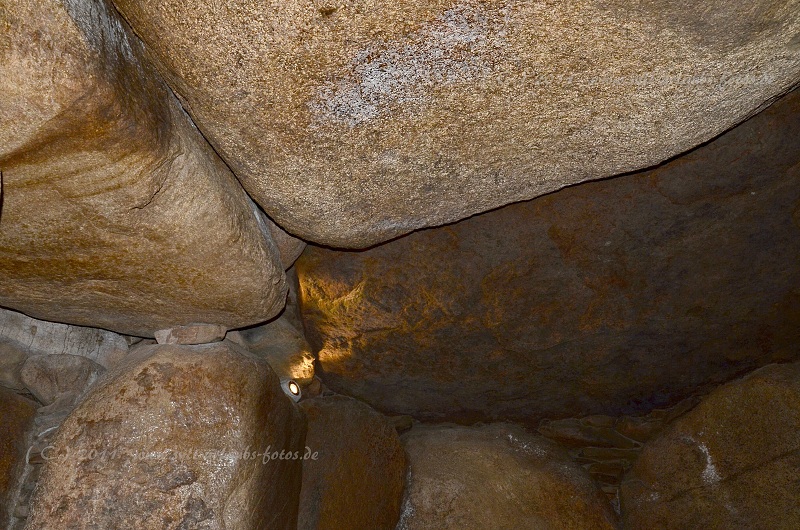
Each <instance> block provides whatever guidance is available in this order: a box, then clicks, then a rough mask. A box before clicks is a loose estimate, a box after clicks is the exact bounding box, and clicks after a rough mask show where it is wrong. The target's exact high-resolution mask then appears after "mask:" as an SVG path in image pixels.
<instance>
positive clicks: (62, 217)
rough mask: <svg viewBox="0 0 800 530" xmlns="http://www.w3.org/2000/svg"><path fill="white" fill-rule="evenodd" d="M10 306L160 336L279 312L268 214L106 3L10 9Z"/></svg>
mask: <svg viewBox="0 0 800 530" xmlns="http://www.w3.org/2000/svg"><path fill="white" fill-rule="evenodd" d="M0 32H2V37H0V65H1V66H0V93H2V94H3V105H2V107H0V170H2V172H3V205H2V217H0V305H3V306H6V307H11V308H14V309H16V310H19V311H22V312H24V313H26V314H29V315H31V316H34V317H37V318H43V319H49V320H57V321H60V322H68V323H72V324H79V325H91V326H95V327H102V328H107V329H113V330H115V331H119V332H122V333H126V334H131V335H140V336H152V334H153V332H155V331H156V330H159V329H164V328H168V327H172V326H176V325H183V324H189V323H193V322H207V323H212V324H220V325H224V326H226V327H229V328H233V327H241V326H246V325H252V324H255V323H258V322H262V321H264V320H267V319H269V318H270V317H272V316H274V315H275V314H277V313H278V312H279V311H280V310H281V308H282V307H283V304H284V302H285V299H286V286H285V283H284V279H283V270H282V267H281V264H280V262H279V257H278V255H277V251H276V250H275V248H274V245H273V244H271V243H270V241H269V235H268V233H267V232H266V231H264V230H263V229H262V227H260V226H259V219H258V216H257V212H256V211H255V208H254V207H252V206H251V203H250V201H249V199H248V197H247V195H246V194H245V193H244V191H243V190H242V189H241V187H240V186H239V184H238V183H237V182H236V180H235V178H234V177H233V175H232V174H231V173H230V172H229V171H228V169H227V168H226V166H225V165H224V163H223V162H222V161H221V160H220V159H219V158H218V157H216V155H215V153H214V152H213V150H212V149H211V147H210V146H209V145H208V144H207V143H206V142H205V140H204V139H203V137H202V136H201V135H200V134H199V132H198V131H197V129H196V128H195V127H194V126H193V125H192V123H191V122H190V120H189V118H188V117H187V116H186V114H185V113H184V112H183V111H182V109H181V108H180V106H179V104H178V102H177V100H176V99H175V98H174V97H173V96H172V95H171V93H170V91H169V90H168V88H167V87H166V85H164V84H163V82H162V81H160V78H158V77H157V75H156V73H155V71H154V70H153V69H152V68H151V67H150V66H148V64H147V62H146V61H145V60H144V59H143V54H144V52H143V49H142V45H141V43H140V42H139V41H138V40H137V39H136V38H135V37H134V36H132V33H131V32H130V31H129V30H128V29H127V27H126V26H125V25H124V23H123V22H122V21H121V19H120V18H119V16H118V15H117V14H116V11H114V10H113V8H109V7H108V5H107V3H106V2H105V1H104V0H98V1H94V0H69V1H65V2H63V3H62V2H58V1H56V0H44V1H38V0H37V1H31V0H10V1H8V2H4V3H3V6H2V10H0Z"/></svg>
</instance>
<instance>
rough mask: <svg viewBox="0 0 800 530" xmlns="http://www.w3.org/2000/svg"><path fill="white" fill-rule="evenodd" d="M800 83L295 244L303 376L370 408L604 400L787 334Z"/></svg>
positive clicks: (541, 413) (791, 330)
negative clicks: (567, 168)
mask: <svg viewBox="0 0 800 530" xmlns="http://www.w3.org/2000/svg"><path fill="white" fill-rule="evenodd" d="M798 203H800V92H795V93H793V94H792V95H790V96H788V97H787V98H785V99H784V100H782V101H781V102H779V103H776V104H775V105H774V106H772V107H770V108H769V109H767V110H766V111H764V112H763V113H762V114H760V115H759V116H757V117H755V118H753V119H751V120H750V121H748V122H746V123H744V124H742V125H740V126H739V127H737V128H736V129H734V130H732V131H730V132H728V133H726V134H725V135H723V136H722V137H720V138H718V139H717V140H715V141H714V142H712V143H710V144H708V145H706V146H704V147H702V148H699V149H697V150H695V151H693V152H691V153H689V154H687V155H685V156H683V157H681V158H679V159H676V160H674V161H672V162H670V163H669V164H666V165H664V166H662V167H659V168H657V169H655V170H653V171H648V172H643V173H639V174H635V175H630V176H624V177H619V178H616V179H610V180H605V181H600V182H593V183H586V184H583V185H581V186H576V187H572V188H568V189H565V190H561V191H560V192H558V193H555V194H551V195H548V196H546V197H541V198H539V199H536V200H534V201H531V202H527V203H521V204H516V205H512V206H508V207H506V208H503V209H500V210H497V211H494V212H490V213H487V214H484V215H481V216H477V217H473V218H471V219H468V220H465V221H462V222H460V223H457V224H454V225H451V226H447V227H442V228H436V229H431V230H425V231H421V232H417V233H414V234H411V235H409V236H407V237H404V238H401V239H398V240H396V241H393V242H390V243H387V244H385V245H382V246H379V247H376V248H373V249H370V250H367V251H364V252H337V251H332V250H326V249H322V248H318V247H309V249H308V250H307V251H306V252H305V253H304V254H303V256H302V257H301V258H300V260H298V262H297V265H296V269H297V271H298V276H299V278H300V284H301V306H302V311H303V318H304V319H305V323H306V329H307V333H308V337H309V341H310V342H311V344H312V346H314V347H315V349H316V350H318V352H319V354H318V355H319V361H320V362H319V366H320V367H321V371H320V370H318V374H317V375H318V376H320V377H321V378H322V379H323V381H324V382H325V383H326V384H327V385H328V386H329V387H331V388H332V389H334V390H336V391H338V392H340V393H344V394H348V395H351V396H353V397H356V398H358V399H361V400H363V401H366V402H367V403H369V404H371V405H372V406H374V407H376V408H378V409H379V410H382V411H384V412H394V413H404V414H412V415H415V416H417V417H418V418H428V419H442V418H444V419H450V420H459V421H462V420H463V421H473V420H487V419H489V420H491V419H512V418H513V419H518V420H530V421H535V420H538V419H541V418H559V417H571V416H585V415H588V414H611V415H614V416H617V415H619V414H627V413H635V412H637V411H646V410H649V409H652V408H653V407H657V406H662V405H668V404H671V403H675V402H677V401H678V400H680V399H682V398H683V397H685V396H686V395H688V394H690V393H692V392H694V391H695V390H696V389H697V388H698V387H699V386H701V385H704V384H707V383H713V382H718V381H724V380H728V379H730V378H732V377H734V376H736V375H737V374H739V373H742V372H744V371H747V370H749V369H752V368H754V367H757V366H760V365H763V364H766V363H769V362H774V361H779V360H788V359H797V358H798V355H799V354H800V351H799V350H798V347H797V344H798V343H800V287H799V286H800V267H798V266H797V256H798V255H800V226H798V225H797V223H796V222H795V221H794V220H793V217H792V216H793V213H794V212H795V210H796V208H797V205H798Z"/></svg>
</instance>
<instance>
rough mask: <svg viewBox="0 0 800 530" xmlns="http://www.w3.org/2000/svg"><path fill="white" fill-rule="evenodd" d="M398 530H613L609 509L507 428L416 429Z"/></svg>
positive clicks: (580, 475) (574, 473)
mask: <svg viewBox="0 0 800 530" xmlns="http://www.w3.org/2000/svg"><path fill="white" fill-rule="evenodd" d="M402 438H403V443H404V445H405V447H406V451H407V452H408V457H409V466H410V472H409V482H408V485H407V490H406V496H405V500H404V501H403V511H402V515H401V518H400V523H399V524H398V525H397V530H430V529H433V528H436V529H437V530H461V529H466V528H470V529H473V528H474V529H478V528H492V529H496V530H516V529H522V528H526V529H528V528H530V529H534V528H536V529H539V528H542V529H547V528H552V529H561V528H572V529H576V530H584V529H585V530H601V529H602V530H613V529H615V528H617V527H618V525H617V518H616V515H615V514H614V512H613V510H612V508H611V505H610V504H609V503H608V501H607V499H606V498H605V496H604V495H603V494H602V493H601V492H600V490H599V489H598V488H597V486H596V485H595V484H594V482H593V481H592V479H591V478H589V475H588V474H586V472H585V471H584V470H583V469H582V468H581V467H579V466H578V465H577V464H575V463H574V462H573V461H571V460H570V458H569V456H568V455H567V454H566V452H565V451H564V450H563V449H561V448H559V447H558V446H557V445H556V444H554V443H553V442H551V441H550V440H547V439H545V438H542V437H541V436H535V435H532V434H529V433H528V432H527V431H525V429H523V428H521V427H519V426H516V425H510V424H502V423H500V424H490V425H483V426H473V427H464V426H455V425H446V424H445V425H417V426H415V427H413V428H412V429H411V430H410V431H408V432H407V433H405V434H404V435H403V437H402Z"/></svg>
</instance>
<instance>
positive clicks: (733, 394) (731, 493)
mask: <svg viewBox="0 0 800 530" xmlns="http://www.w3.org/2000/svg"><path fill="white" fill-rule="evenodd" d="M799 499H800V363H794V364H787V365H771V366H767V367H764V368H762V369H760V370H757V371H755V372H753V373H751V374H749V375H748V376H747V377H744V378H743V379H740V380H738V381H734V382H732V383H729V384H727V385H724V386H722V387H720V388H718V389H716V390H714V391H713V392H712V393H711V394H710V395H708V396H707V397H706V398H705V399H704V400H703V401H702V402H701V403H700V404H699V405H697V407H695V408H694V409H692V410H691V411H690V412H688V413H687V414H685V415H684V416H682V417H680V418H678V419H677V420H675V421H674V422H673V423H672V425H670V426H669V427H668V428H667V430H665V431H664V432H662V433H661V435H659V436H658V437H656V438H654V439H653V440H651V441H649V442H648V443H646V444H645V446H644V448H643V449H642V453H641V455H640V456H639V458H638V460H637V461H636V463H635V464H634V466H633V468H632V469H631V471H630V472H629V473H628V475H626V477H625V479H624V481H623V483H622V490H621V501H622V513H623V516H624V523H625V528H629V529H631V530H635V529H650V528H663V529H676V530H677V529H683V528H759V529H761V528H763V529H772V528H786V529H789V528H800V501H799Z"/></svg>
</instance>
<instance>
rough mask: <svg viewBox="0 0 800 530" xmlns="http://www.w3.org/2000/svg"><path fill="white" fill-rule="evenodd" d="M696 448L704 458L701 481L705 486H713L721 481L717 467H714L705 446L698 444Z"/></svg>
mask: <svg viewBox="0 0 800 530" xmlns="http://www.w3.org/2000/svg"><path fill="white" fill-rule="evenodd" d="M697 447H699V448H700V451H702V453H703V456H705V457H706V468H705V469H704V470H703V480H704V481H705V482H706V483H707V484H714V483H716V482H719V481H720V480H722V476H721V475H720V474H719V472H718V471H717V466H715V465H714V462H713V461H712V459H711V453H710V452H709V451H708V447H706V444H704V443H702V442H699V443H698V444H697Z"/></svg>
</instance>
